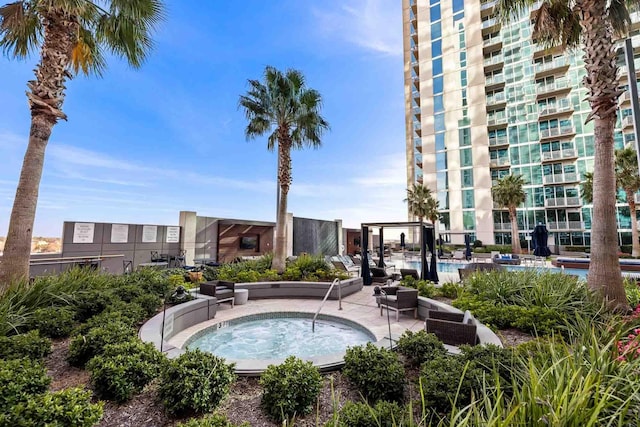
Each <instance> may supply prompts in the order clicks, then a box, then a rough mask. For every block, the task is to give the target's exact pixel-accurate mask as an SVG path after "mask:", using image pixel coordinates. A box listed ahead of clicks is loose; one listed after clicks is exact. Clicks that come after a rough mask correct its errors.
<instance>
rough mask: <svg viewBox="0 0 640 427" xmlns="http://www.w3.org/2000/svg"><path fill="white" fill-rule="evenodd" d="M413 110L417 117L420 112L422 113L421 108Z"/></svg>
mask: <svg viewBox="0 0 640 427" xmlns="http://www.w3.org/2000/svg"><path fill="white" fill-rule="evenodd" d="M412 110H413V114H415V115H416V116H418V115H420V112H421V110H420V107H413V109H412Z"/></svg>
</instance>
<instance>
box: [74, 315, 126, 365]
mask: <svg viewBox="0 0 640 427" xmlns="http://www.w3.org/2000/svg"><path fill="white" fill-rule="evenodd" d="M135 336H136V331H135V329H133V328H132V327H131V326H130V325H128V324H126V323H123V322H122V321H118V320H116V321H112V322H109V323H107V324H105V325H104V326H100V327H95V328H91V329H89V331H87V333H86V334H77V335H75V336H73V338H72V339H71V343H70V344H69V354H68V356H67V360H68V361H69V363H70V364H71V365H73V366H78V367H82V366H84V365H85V363H87V362H88V361H89V359H91V358H92V357H95V356H97V355H99V354H101V353H102V352H103V350H104V348H105V346H107V345H109V344H120V343H123V342H126V341H129V340H131V339H133V338H134V337H135Z"/></svg>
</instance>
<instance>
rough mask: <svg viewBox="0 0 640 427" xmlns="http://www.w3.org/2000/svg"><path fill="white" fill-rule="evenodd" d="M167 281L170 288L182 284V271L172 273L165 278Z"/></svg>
mask: <svg viewBox="0 0 640 427" xmlns="http://www.w3.org/2000/svg"><path fill="white" fill-rule="evenodd" d="M167 281H168V282H169V285H171V287H172V288H177V287H178V286H184V285H185V282H184V271H183V272H181V273H180V274H172V275H171V276H169V277H168V278H167Z"/></svg>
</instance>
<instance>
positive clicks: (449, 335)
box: [424, 310, 478, 345]
mask: <svg viewBox="0 0 640 427" xmlns="http://www.w3.org/2000/svg"><path fill="white" fill-rule="evenodd" d="M424 323H425V330H426V331H427V333H431V334H434V335H435V336H436V337H438V338H439V339H440V341H442V342H443V343H445V344H448V345H462V344H469V345H475V344H476V343H477V340H478V338H477V331H478V326H477V325H476V322H475V319H474V318H473V316H472V315H471V312H469V310H467V311H466V312H464V314H463V313H450V312H446V311H438V310H427V317H426V319H425V321H424Z"/></svg>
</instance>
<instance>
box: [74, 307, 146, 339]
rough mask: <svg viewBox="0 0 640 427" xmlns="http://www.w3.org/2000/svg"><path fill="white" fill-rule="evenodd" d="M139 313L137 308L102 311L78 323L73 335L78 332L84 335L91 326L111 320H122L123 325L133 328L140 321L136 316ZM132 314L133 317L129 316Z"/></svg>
mask: <svg viewBox="0 0 640 427" xmlns="http://www.w3.org/2000/svg"><path fill="white" fill-rule="evenodd" d="M140 313H141V312H139V311H137V310H131V311H128V312H127V313H123V312H121V311H111V310H108V311H103V312H102V313H100V314H98V315H97V316H93V317H92V318H90V319H89V320H87V321H86V322H85V323H83V324H81V325H78V326H77V327H76V329H75V330H74V332H73V335H78V334H80V335H85V334H86V333H87V332H89V330H91V329H93V328H100V327H102V326H104V325H106V324H109V323H113V322H122V323H124V324H125V325H128V326H130V327H132V328H135V327H136V326H137V325H138V324H139V323H140V320H139V317H138V316H139V315H140ZM132 315H133V316H134V317H131V316H132Z"/></svg>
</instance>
